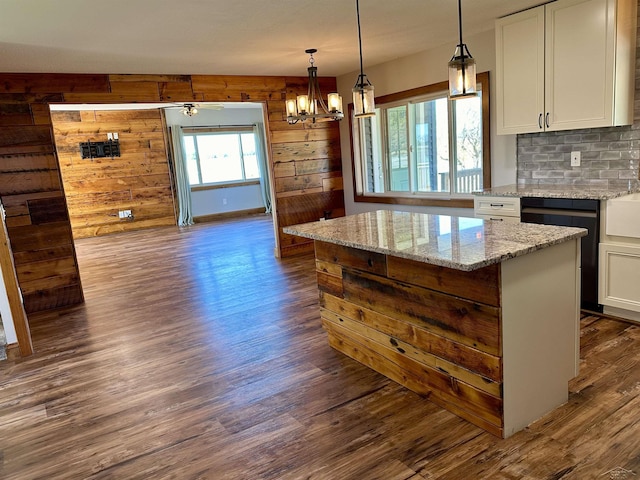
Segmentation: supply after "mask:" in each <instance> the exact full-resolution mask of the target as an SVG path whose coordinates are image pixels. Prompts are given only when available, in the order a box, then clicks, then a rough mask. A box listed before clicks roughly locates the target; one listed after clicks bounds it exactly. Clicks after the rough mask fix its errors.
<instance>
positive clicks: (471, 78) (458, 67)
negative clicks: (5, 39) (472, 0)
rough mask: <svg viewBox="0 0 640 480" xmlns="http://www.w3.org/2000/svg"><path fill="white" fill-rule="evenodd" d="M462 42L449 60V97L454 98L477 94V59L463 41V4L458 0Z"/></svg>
mask: <svg viewBox="0 0 640 480" xmlns="http://www.w3.org/2000/svg"><path fill="white" fill-rule="evenodd" d="M458 28H459V32H460V43H459V44H458V46H457V47H456V51H455V52H454V53H453V57H452V58H451V60H450V61H449V97H450V98H452V99H454V100H455V99H457V98H464V97H471V96H474V95H476V93H477V92H476V61H475V60H474V59H473V57H472V56H471V54H470V53H469V49H468V48H467V46H466V45H465V44H464V43H462V5H461V0H458Z"/></svg>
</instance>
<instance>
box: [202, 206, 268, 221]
mask: <svg viewBox="0 0 640 480" xmlns="http://www.w3.org/2000/svg"><path fill="white" fill-rule="evenodd" d="M259 213H264V207H260V208H250V209H248V210H235V211H233V212H222V213H212V214H211V215H201V216H199V217H193V221H194V223H207V222H215V221H216V220H226V219H228V218H237V217H246V216H249V215H257V214H259Z"/></svg>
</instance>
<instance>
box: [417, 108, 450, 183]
mask: <svg viewBox="0 0 640 480" xmlns="http://www.w3.org/2000/svg"><path fill="white" fill-rule="evenodd" d="M447 105H448V104H447V99H446V98H438V99H436V100H429V101H427V102H420V103H416V104H415V105H414V110H415V125H414V135H415V137H414V138H415V140H414V142H415V145H416V149H415V163H414V170H413V172H414V177H415V182H414V184H415V190H416V191H418V192H448V191H449V114H448V106H447Z"/></svg>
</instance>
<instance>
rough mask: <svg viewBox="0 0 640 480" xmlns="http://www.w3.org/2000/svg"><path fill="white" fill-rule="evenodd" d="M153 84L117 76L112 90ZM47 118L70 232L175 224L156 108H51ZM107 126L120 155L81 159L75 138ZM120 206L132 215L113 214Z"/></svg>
mask: <svg viewBox="0 0 640 480" xmlns="http://www.w3.org/2000/svg"><path fill="white" fill-rule="evenodd" d="M112 85H113V82H112ZM157 86H158V84H157V82H156V83H154V82H150V81H139V82H126V81H121V82H118V84H117V88H116V90H122V91H126V92H135V91H136V90H137V89H139V91H141V92H151V91H152V90H153V89H154V88H155V89H157ZM125 87H128V88H125ZM152 87H153V88H152ZM52 120H53V126H54V132H55V136H56V145H57V148H58V153H59V155H60V158H61V161H60V170H61V174H62V177H63V179H64V185H65V192H66V196H67V198H68V199H69V202H68V203H69V215H70V219H71V226H72V228H73V234H74V237H75V238H84V237H87V236H97V235H105V234H109V233H113V232H123V231H131V230H137V229H140V228H148V227H151V226H154V227H155V226H163V225H175V215H174V210H173V192H172V187H171V181H170V176H169V163H168V155H167V151H166V150H165V149H164V133H163V132H164V122H163V118H162V115H161V111H160V110H158V109H153V110H128V111H126V110H123V111H121V110H111V111H110V110H106V111H102V110H96V111H93V110H91V111H82V112H81V114H80V116H79V117H77V116H70V115H68V114H67V113H66V112H55V113H54V114H53V115H52ZM107 132H117V133H118V136H119V141H120V153H121V156H120V157H113V158H111V157H107V158H96V159H82V157H81V155H80V150H79V147H78V144H79V143H80V142H86V141H105V140H106V133H107ZM143 139H144V141H142V140H143ZM151 140H154V142H153V143H152V142H151ZM159 146H161V147H162V148H159ZM92 200H95V201H92ZM120 210H131V211H132V214H133V217H134V219H133V220H129V219H121V218H119V216H118V212H119V211H120Z"/></svg>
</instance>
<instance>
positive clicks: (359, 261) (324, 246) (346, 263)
mask: <svg viewBox="0 0 640 480" xmlns="http://www.w3.org/2000/svg"><path fill="white" fill-rule="evenodd" d="M315 244H316V245H315V248H316V259H317V260H320V261H322V262H326V263H333V264H335V265H339V266H341V267H343V268H341V273H342V272H344V267H348V268H354V269H357V270H361V271H363V272H369V273H373V274H376V275H383V276H384V275H386V274H387V256H386V255H384V254H382V253H377V252H370V251H368V250H360V249H357V248H351V247H345V246H343V245H337V244H335V243H328V242H322V241H320V240H316V242H315Z"/></svg>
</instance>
